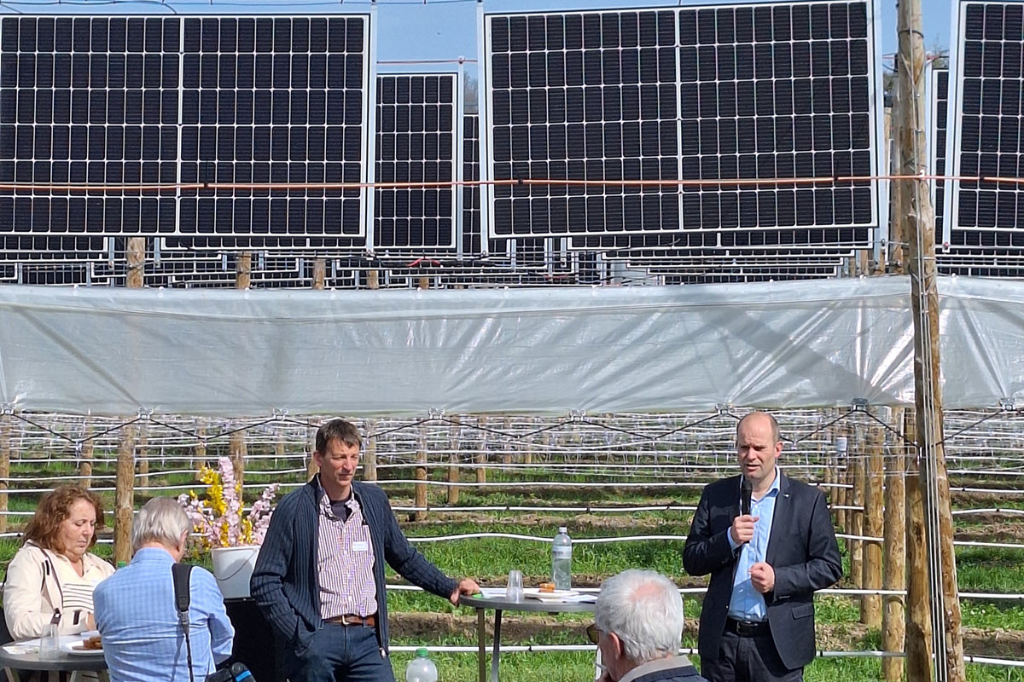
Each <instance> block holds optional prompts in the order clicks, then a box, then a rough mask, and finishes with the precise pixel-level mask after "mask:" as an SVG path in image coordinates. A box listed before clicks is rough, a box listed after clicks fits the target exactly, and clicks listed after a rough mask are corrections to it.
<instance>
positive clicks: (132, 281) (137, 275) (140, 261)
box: [125, 237, 146, 289]
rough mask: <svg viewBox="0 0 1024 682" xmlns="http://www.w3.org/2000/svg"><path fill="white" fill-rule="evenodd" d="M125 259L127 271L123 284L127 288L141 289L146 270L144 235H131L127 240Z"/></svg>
mask: <svg viewBox="0 0 1024 682" xmlns="http://www.w3.org/2000/svg"><path fill="white" fill-rule="evenodd" d="M125 260H127V261H128V272H127V275H126V277H125V286H127V287H128V288H129V289H141V288H142V286H143V283H144V279H145V278H144V275H145V272H146V239H145V237H131V238H130V239H129V240H128V248H127V249H126V250H125Z"/></svg>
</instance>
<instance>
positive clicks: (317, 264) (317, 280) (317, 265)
mask: <svg viewBox="0 0 1024 682" xmlns="http://www.w3.org/2000/svg"><path fill="white" fill-rule="evenodd" d="M326 281H327V261H326V260H324V257H323V256H319V257H318V258H317V259H316V260H314V261H313V288H314V289H316V290H317V291H320V290H322V289H323V288H324V284H325V282H326Z"/></svg>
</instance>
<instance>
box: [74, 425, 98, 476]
mask: <svg viewBox="0 0 1024 682" xmlns="http://www.w3.org/2000/svg"><path fill="white" fill-rule="evenodd" d="M91 436H92V422H90V421H89V419H88V418H86V420H85V435H84V438H83V439H82V452H81V461H80V462H79V463H78V476H79V478H80V483H81V485H82V487H83V488H88V487H89V486H91V485H92V458H93V448H94V447H95V446H94V444H93V442H92V438H91Z"/></svg>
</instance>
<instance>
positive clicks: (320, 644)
mask: <svg viewBox="0 0 1024 682" xmlns="http://www.w3.org/2000/svg"><path fill="white" fill-rule="evenodd" d="M286 659H287V660H286V663H285V666H286V669H287V671H288V678H289V679H290V680H292V682H395V674H394V672H393V671H392V670H391V658H390V657H385V656H382V655H381V649H380V647H379V646H378V645H377V631H376V630H375V629H374V628H370V627H364V626H362V625H334V624H332V623H325V624H324V626H323V627H322V628H320V629H319V630H318V631H317V632H316V633H314V634H313V638H312V639H311V640H310V642H309V648H308V649H307V650H306V652H305V653H304V654H303V655H302V657H301V658H299V657H296V656H294V655H288V654H286Z"/></svg>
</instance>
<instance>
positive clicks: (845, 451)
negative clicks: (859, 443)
mask: <svg viewBox="0 0 1024 682" xmlns="http://www.w3.org/2000/svg"><path fill="white" fill-rule="evenodd" d="M848 433H849V430H848V429H847V428H846V425H845V424H844V425H841V426H840V427H839V428H837V429H836V434H837V435H836V475H835V479H836V483H838V484H839V487H838V488H836V498H835V499H836V505H837V506H839V507H845V506H847V504H848V503H849V501H850V498H851V497H852V495H851V494H850V491H849V489H848V488H846V485H847V484H848V483H849V482H850V438H849V436H848ZM844 443H845V445H844ZM836 525H837V526H838V527H839V528H840V529H841V530H842V531H843V532H844V533H845V532H846V531H848V530H849V529H850V523H849V514H848V513H847V511H846V510H845V509H838V510H836ZM847 548H849V543H847Z"/></svg>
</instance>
